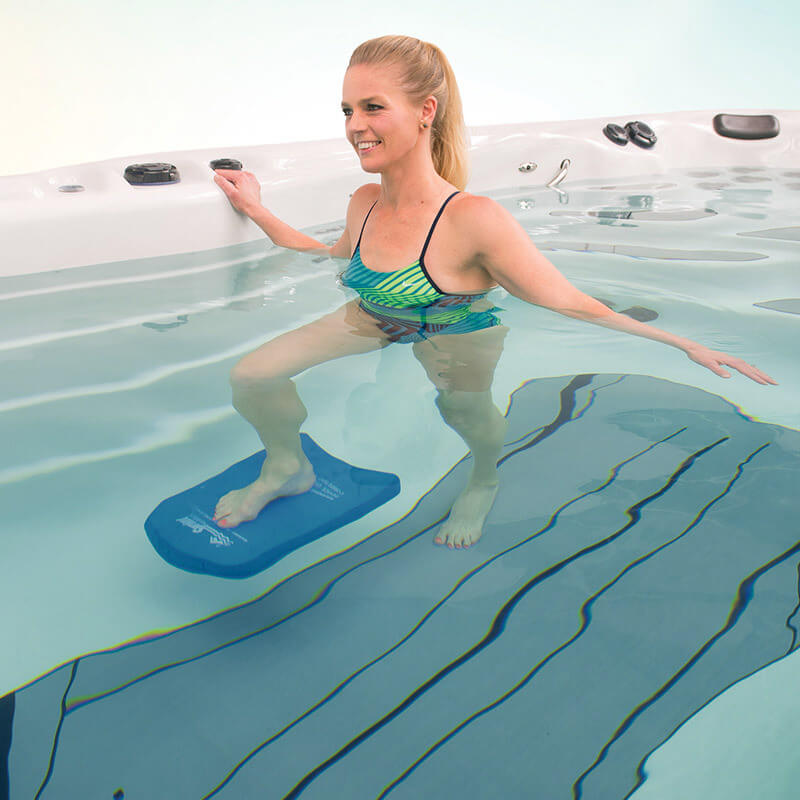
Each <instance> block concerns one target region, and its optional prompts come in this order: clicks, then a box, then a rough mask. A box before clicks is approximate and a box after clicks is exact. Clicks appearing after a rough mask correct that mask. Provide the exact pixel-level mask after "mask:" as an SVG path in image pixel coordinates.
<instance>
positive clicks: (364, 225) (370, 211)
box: [353, 200, 378, 253]
mask: <svg viewBox="0 0 800 800" xmlns="http://www.w3.org/2000/svg"><path fill="white" fill-rule="evenodd" d="M377 204H378V201H377V200H376V201H375V202H374V203H373V204H372V205H371V206H370V208H369V211H367V216H366V217H364V224H363V225H362V226H361V233H359V234H358V243H357V244H356V250H358V248H359V246H360V245H361V237H362V236H363V235H364V228H365V227H366V224H367V220H368V219H369V215H370V214H371V213H372V209H373V208H375V206H376V205H377ZM353 252H354V253H355V250H354V251H353Z"/></svg>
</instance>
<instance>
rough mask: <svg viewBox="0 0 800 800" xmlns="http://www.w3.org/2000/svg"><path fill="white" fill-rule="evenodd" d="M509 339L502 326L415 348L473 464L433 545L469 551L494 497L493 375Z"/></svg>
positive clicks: (498, 426)
mask: <svg viewBox="0 0 800 800" xmlns="http://www.w3.org/2000/svg"><path fill="white" fill-rule="evenodd" d="M507 333H508V328H507V327H506V326H505V325H498V326H495V327H492V328H485V329H483V330H479V331H474V332H472V333H462V334H457V335H442V336H436V337H434V338H432V339H429V340H427V341H425V342H418V343H415V344H414V346H413V348H414V355H415V356H416V357H417V359H419V361H420V363H421V364H422V366H423V367H424V368H425V371H426V372H427V374H428V377H429V378H430V380H431V381H432V382H433V384H434V386H436V388H437V389H438V392H439V393H438V395H437V397H436V406H437V407H438V409H439V412H440V413H441V415H442V418H443V419H444V421H445V422H446V423H447V425H449V426H450V427H451V428H452V429H453V430H454V431H455V432H456V433H457V434H458V435H459V436H460V437H461V438H462V439H463V440H464V442H465V443H466V445H467V447H469V449H470V451H471V453H472V458H473V463H472V472H471V473H470V476H469V479H468V481H467V485H466V487H465V488H464V490H463V491H462V492H461V494H460V495H459V496H458V497H457V498H456V501H455V502H454V503H453V507H452V509H451V510H450V515H449V516H448V518H447V519H446V520H445V522H444V524H443V525H442V527H441V529H440V530H439V532H438V533H437V534H436V536H435V537H434V542H435V543H436V544H446V545H447V546H448V547H450V548H453V547H469V546H470V545H471V544H474V543H475V542H476V541H477V540H478V539H479V538H480V536H481V533H482V532H483V523H484V520H485V519H486V515H487V514H488V513H489V510H490V509H491V507H492V503H493V502H494V498H495V496H496V494H497V485H498V477H497V461H498V459H499V457H500V452H501V450H502V447H503V437H504V435H505V431H506V424H507V423H506V419H505V417H504V416H503V414H502V413H501V411H500V409H498V408H497V406H495V404H494V402H493V400H492V393H491V386H492V378H493V377H494V370H495V367H496V365H497V361H498V359H499V358H500V354H501V353H502V352H503V340H504V339H505V336H506V334H507Z"/></svg>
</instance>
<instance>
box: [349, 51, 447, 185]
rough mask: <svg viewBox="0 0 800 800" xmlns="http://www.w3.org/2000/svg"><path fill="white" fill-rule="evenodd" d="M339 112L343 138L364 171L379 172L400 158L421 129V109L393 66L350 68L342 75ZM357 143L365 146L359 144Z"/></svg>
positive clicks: (362, 65)
mask: <svg viewBox="0 0 800 800" xmlns="http://www.w3.org/2000/svg"><path fill="white" fill-rule="evenodd" d="M433 102H434V104H435V102H436V101H435V100H434V101H433ZM342 111H343V112H344V116H345V132H346V135H347V139H348V141H349V142H350V143H351V144H352V145H353V147H354V148H355V150H356V152H357V153H358V158H359V160H360V161H361V167H362V168H363V169H364V170H365V171H366V172H379V171H380V170H381V168H382V167H385V166H386V165H387V164H389V163H392V162H394V161H396V160H398V159H400V158H402V157H403V156H404V155H406V154H407V153H408V152H409V151H410V150H412V149H413V148H414V146H415V145H416V144H417V142H418V141H419V138H420V134H421V132H422V128H421V127H420V119H422V109H418V108H415V107H413V106H412V105H411V104H410V103H409V101H408V98H407V96H406V94H405V92H404V91H403V90H402V89H401V88H400V86H399V84H398V74H397V72H396V70H395V69H394V68H390V67H383V66H375V65H373V64H358V65H356V66H354V67H350V68H349V69H348V70H347V72H346V73H345V75H344V85H343V87H342ZM429 130H430V129H429ZM360 142H363V143H364V144H365V145H367V146H366V147H359V143H360ZM375 142H377V143H378V144H375ZM367 143H369V144H367Z"/></svg>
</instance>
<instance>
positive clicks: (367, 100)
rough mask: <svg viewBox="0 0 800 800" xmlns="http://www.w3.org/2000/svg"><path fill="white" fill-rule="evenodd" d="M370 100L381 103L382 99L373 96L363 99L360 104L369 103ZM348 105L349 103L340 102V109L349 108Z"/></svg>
mask: <svg viewBox="0 0 800 800" xmlns="http://www.w3.org/2000/svg"><path fill="white" fill-rule="evenodd" d="M372 100H381V102H383V98H382V97H381V96H380V95H373V96H372V97H365V98H364V99H363V100H361V102H362V103H369V102H371V101H372ZM349 105H350V103H345V101H344V100H342V108H344V107H345V106H349Z"/></svg>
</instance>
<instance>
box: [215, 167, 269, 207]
mask: <svg viewBox="0 0 800 800" xmlns="http://www.w3.org/2000/svg"><path fill="white" fill-rule="evenodd" d="M214 183H216V184H217V186H219V188H220V189H222V191H223V192H225V194H226V195H227V197H228V200H230V201H231V205H232V206H233V207H234V208H235V209H236V210H237V211H241V212H242V214H247V215H248V216H249V215H250V212H252V211H253V210H254V209H256V208H258V207H259V206H260V205H261V184H260V183H259V182H258V179H257V178H256V176H255V175H253V173H252V172H245V171H244V170H240V169H216V170H214Z"/></svg>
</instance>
